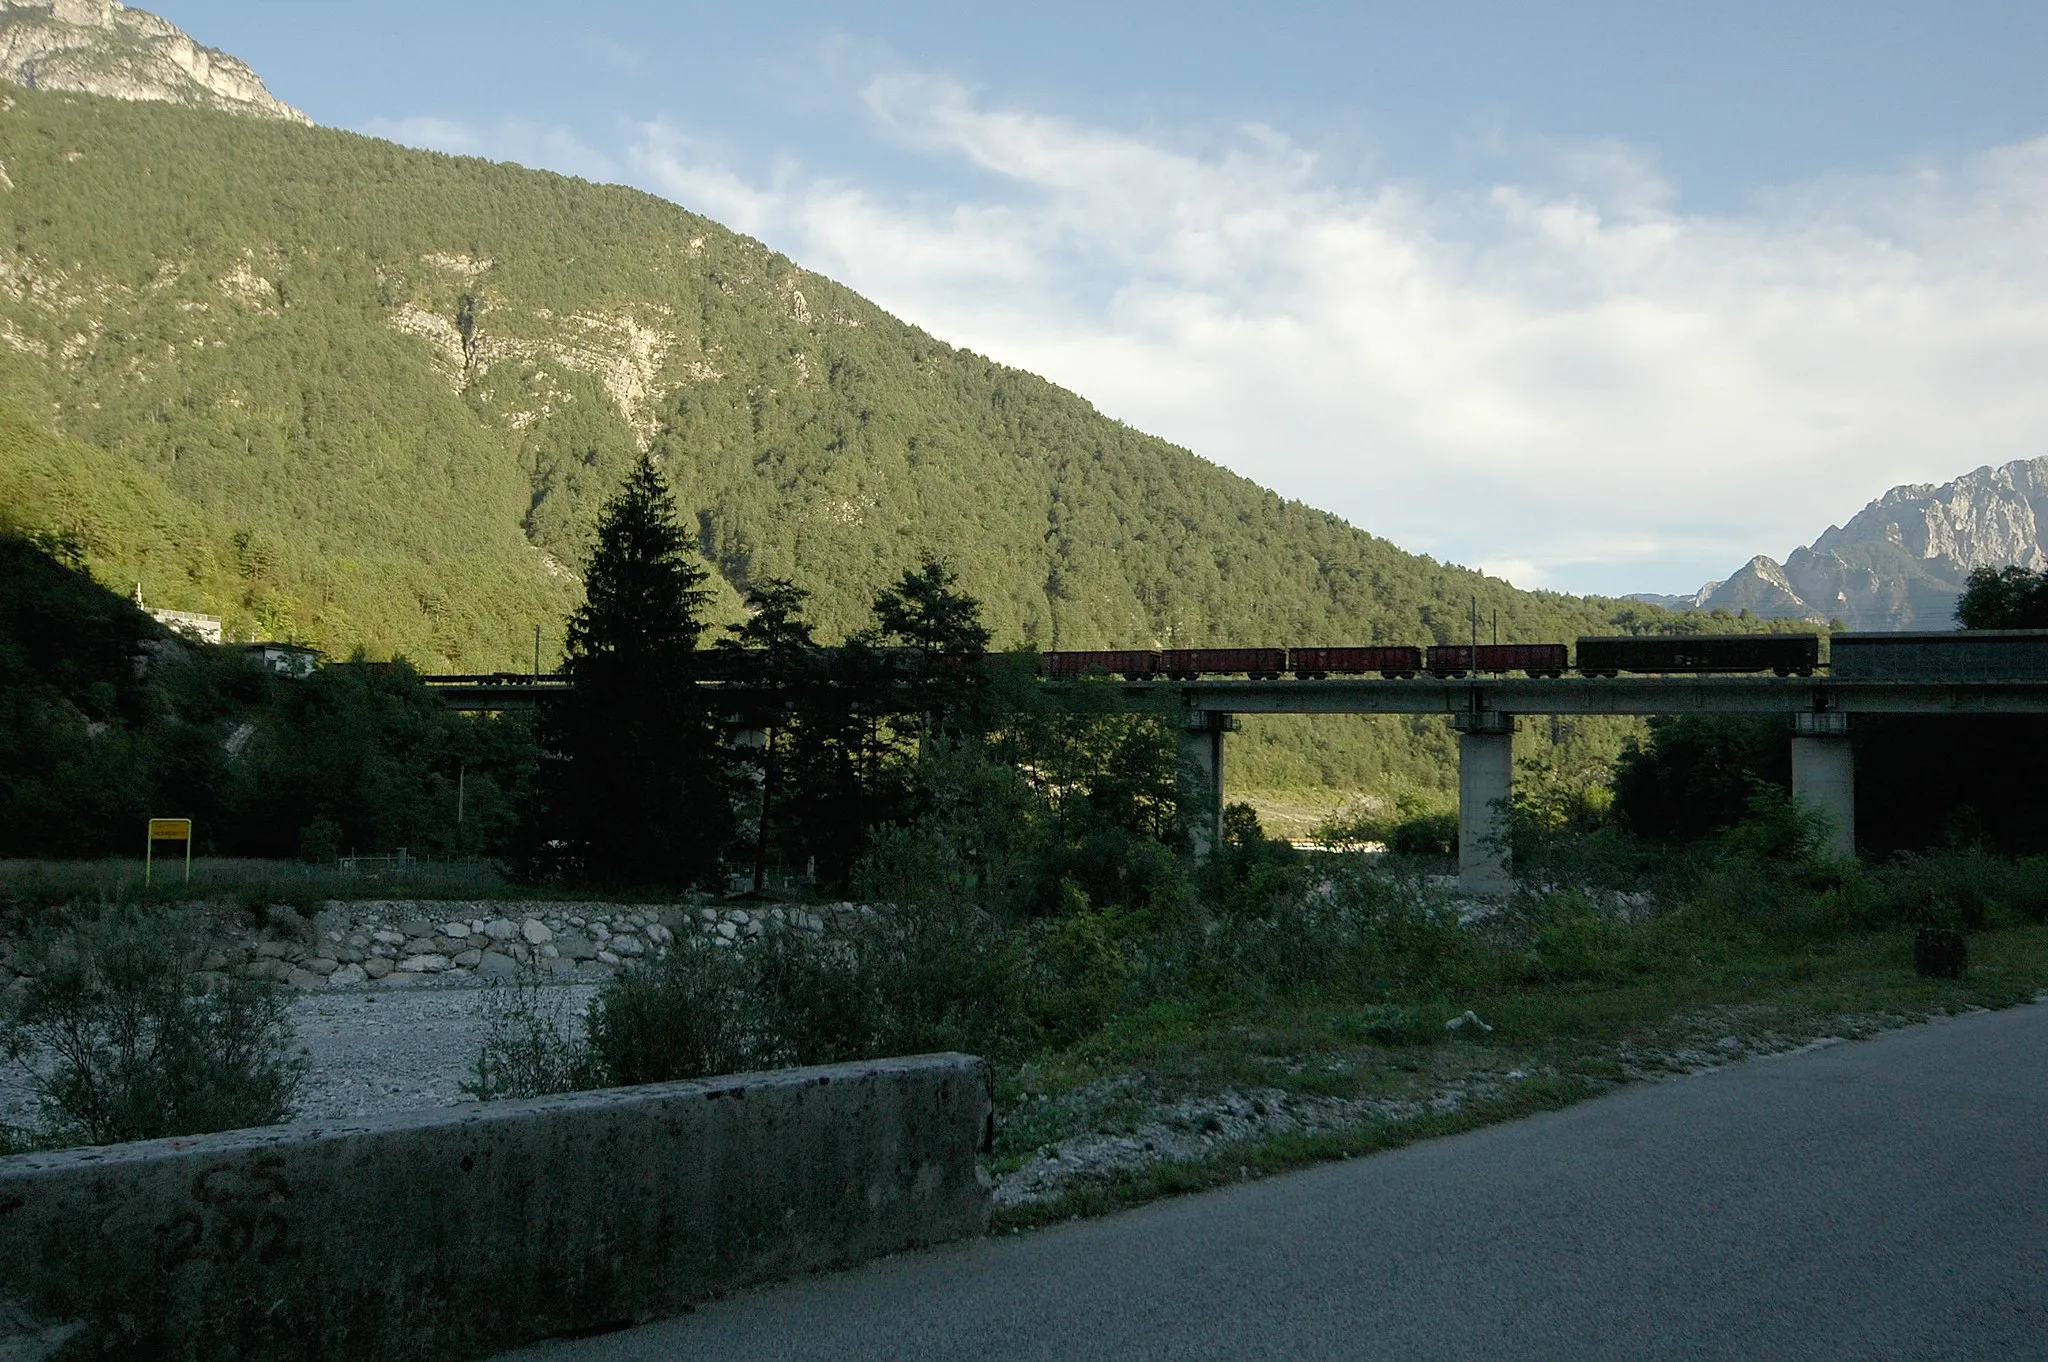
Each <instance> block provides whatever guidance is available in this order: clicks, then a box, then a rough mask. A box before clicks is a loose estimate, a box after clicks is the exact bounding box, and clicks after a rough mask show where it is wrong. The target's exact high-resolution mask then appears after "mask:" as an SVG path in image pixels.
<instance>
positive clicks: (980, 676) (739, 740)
mask: <svg viewBox="0 0 2048 1362" xmlns="http://www.w3.org/2000/svg"><path fill="white" fill-rule="evenodd" d="M703 580H704V569H703V568H702V567H701V566H700V565H699V564H698V563H697V561H696V560H695V558H694V557H693V555H692V554H691V552H690V549H689V547H688V546H687V541H686V538H685V536H684V535H683V533H682V531H681V529H680V527H679V526H678V524H677V522H676V515H675V508H674V504H673V501H672V499H671V497H670V494H669V492H668V490H667V488H666V486H665V484H664V481H663V478H662V475H661V473H660V471H659V470H658V469H657V467H656V466H655V463H654V461H653V459H652V458H651V457H643V458H642V459H641V460H640V462H639V463H638V465H637V466H636V467H635V469H634V471H633V473H632V474H631V476H630V478H629V479H628V480H627V483H626V485H625V487H624V488H623V489H622V491H621V492H620V493H619V494H618V496H617V497H616V498H615V499H614V500H613V502H612V503H610V505H609V506H608V507H607V508H606V510H605V512H604V515H603V518H602V520H601V522H600V529H599V534H598V541H597V547H596V549H595V552H594V553H593V556H592V559H591V568H590V574H589V581H588V599H587V602H586V604H585V605H584V606H583V607H582V608H581V609H579V610H578V611H577V612H576V614H575V615H574V617H573V618H572V619H571V622H570V627H569V632H568V639H569V645H568V662H567V671H568V674H569V676H570V677H571V679H573V680H574V682H575V685H574V688H573V690H572V691H571V692H570V694H569V695H568V696H567V697H565V698H564V699H562V700H560V701H559V702H557V708H555V709H554V710H553V711H551V712H550V713H549V714H548V715H547V716H546V717H545V718H544V719H543V721H542V725H541V734H542V747H543V750H544V755H543V756H542V758H541V762H540V771H541V778H540V781H539V785H538V789H537V793H536V798H535V799H534V800H533V802H532V804H531V806H530V818H529V822H528V824H527V828H526V831H525V839H526V842H527V854H526V856H525V862H526V864H527V866H528V869H529V871H530V873H532V874H534V875H536V876H541V877H551V878H559V879H562V880H565V881H580V882H586V883H594V884H603V885H613V886H629V885H630V886H650V887H655V886H666V887H682V886H688V885H699V886H708V885H716V884H722V883H724V882H725V881H726V880H727V879H728V878H731V877H735V876H737V877H740V878H743V879H751V880H752V882H753V883H754V884H755V885H756V886H759V885H760V884H761V883H762V881H763V880H764V879H765V877H766V875H767V872H768V871H769V870H770V868H771V867H775V868H780V869H784V870H791V871H796V872H799V873H802V874H806V875H809V876H811V877H812V878H813V879H814V880H815V881H816V882H817V883H818V884H819V885H821V886H822V887H825V888H828V889H837V890H844V891H848V892H854V891H864V892H875V893H886V894H890V895H896V896H903V895H912V896H914V895H917V894H920V893H927V892H943V893H948V894H953V895H958V896H964V897H968V898H974V899H978V900H981V901H985V902H994V901H1001V902H1002V903H1004V904H1005V905H1007V906H1010V907H1015V908H1020V909H1023V910H1026V911H1030V910H1033V909H1037V908H1045V907H1057V906H1059V905H1060V904H1062V903H1070V902H1073V901H1075V900H1077V899H1078V900H1080V901H1094V900H1095V899H1097V898H1101V899H1103V900H1104V901H1115V902H1117V903H1131V902H1134V901H1142V900H1144V899H1145V898H1146V897H1148V895H1149V894H1151V893H1152V892H1153V890H1152V889H1151V888H1148V886H1149V885H1150V884H1151V883H1152V881H1153V880H1156V879H1157V878H1158V877H1159V874H1161V873H1163V872H1161V871H1160V869H1159V868H1160V867H1161V866H1163V865H1167V864H1169V863H1170V862H1171V861H1172V860H1173V855H1174V853H1173V848H1175V847H1176V846H1177V845H1178V842H1179V839H1180V835H1181V829H1180V824H1179V813H1178V810H1179V798H1178V787H1177V780H1178V772H1177V760H1178V752H1177V748H1176V746H1175V744H1174V742H1173V740H1172V737H1171V734H1170V733H1169V732H1168V731H1167V730H1166V728H1165V727H1164V725H1163V724H1161V723H1160V722H1159V720H1158V718H1157V716H1149V715H1142V714H1140V715H1135V716H1134V715H1131V714H1128V713H1125V712H1124V709H1123V706H1122V705H1121V703H1120V702H1118V701H1117V700H1115V698H1114V697H1109V696H1107V695H1100V694H1097V693H1096V692H1095V691H1093V690H1091V689H1090V688H1087V687H1079V688H1075V689H1074V690H1072V691H1071V692H1070V693H1066V694H1062V695H1057V696H1055V695H1050V694H1048V693H1047V692H1046V691H1045V690H1044V689H1043V688H1041V687H1040V686H1039V685H1038V684H1037V676H1036V673H1037V662H1036V656H1035V654H1018V655H1014V656H1012V655H1002V654H991V653H990V652H989V641H990V635H989V629H988V627H987V625H986V624H985V623H984V622H983V620H982V618H981V609H980V604H979V602H977V601H976V600H975V599H974V598H973V597H972V596H970V595H968V594H967V593H966V592H964V591H962V590H961V588H960V585H959V582H958V580H957V579H956V577H955V576H954V574H953V572H952V570H951V569H950V568H949V567H948V566H947V565H946V564H945V563H944V562H942V561H940V560H939V559H938V558H937V557H936V556H934V555H931V554H926V555H925V556H924V557H923V558H922V559H921V560H920V562H919V563H918V565H917V566H916V567H914V568H911V569H910V570H908V571H906V572H904V573H903V574H902V575H901V577H900V578H899V579H898V580H897V581H896V582H894V583H893V584H891V585H890V586H888V587H887V588H886V589H884V590H883V591H881V592H880V593H878V594H877V596H876V597H875V600H874V603H873V609H872V616H871V619H870V621H869V623H868V624H867V625H866V626H865V627H863V628H861V629H859V630H856V631H855V632H854V633H853V634H852V635H851V636H850V637H849V638H848V639H847V641H846V642H845V643H843V644H840V645H837V646H833V647H825V646H821V645H820V644H819V643H818V641H817V637H816V633H815V631H814V629H813V627H812V625H811V623H810V621H809V620H808V618H807V617H806V607H807V605H808V603H809V599H810V598H809V593H808V592H807V591H806V590H805V589H804V588H802V587H800V586H798V585H797V584H795V583H794V582H791V581H788V580H785V579H781V578H775V577H763V578H761V579H758V580H756V581H754V582H753V583H751V584H750V586H749V589H748V591H747V597H746V599H747V606H748V610H749V616H748V618H747V619H746V620H745V621H744V622H743V623H741V624H738V625H735V626H731V627H730V628H729V630H728V633H727V636H725V637H722V638H719V639H717V640H716V641H714V642H709V643H707V641H706V639H705V637H704V634H705V630H704V625H703V623H702V610H703V605H704V594H703V591H702V589H701V586H702V582H703ZM742 655H743V656H744V660H745V661H746V663H747V665H746V666H745V667H738V666H734V665H725V664H727V663H737V662H738V661H739V660H740V659H741V656H742ZM1145 848H1150V850H1149V851H1148V850H1145ZM1133 866H1137V867H1139V868H1140V869H1139V871H1138V873H1136V875H1135V876H1134V873H1133Z"/></svg>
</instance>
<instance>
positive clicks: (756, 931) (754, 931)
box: [747, 918, 765, 936]
mask: <svg viewBox="0 0 2048 1362" xmlns="http://www.w3.org/2000/svg"><path fill="white" fill-rule="evenodd" d="M764 930H765V928H764V927H763V926H762V924H761V921H760V919H759V918H756V919H755V920H754V921H752V922H749V923H748V924H747V935H748V936H759V935H760V934H761V933H762V932H763V931H764Z"/></svg>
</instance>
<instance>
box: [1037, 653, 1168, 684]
mask: <svg viewBox="0 0 2048 1362" xmlns="http://www.w3.org/2000/svg"><path fill="white" fill-rule="evenodd" d="M1091 672H1111V673H1121V674H1122V676H1123V677H1124V679H1125V680H1127V681H1144V680H1148V679H1149V678H1151V677H1154V676H1157V675H1159V654H1157V653H1153V652H1142V651H1138V650H1135V649H1122V650H1118V649H1111V650H1108V651H1104V652H1092V653H1047V654H1046V655H1045V673H1046V675H1047V676H1053V677H1062V676H1087V675H1089V674H1090V673H1091Z"/></svg>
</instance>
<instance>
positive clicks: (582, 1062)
mask: <svg viewBox="0 0 2048 1362" xmlns="http://www.w3.org/2000/svg"><path fill="white" fill-rule="evenodd" d="M488 990H489V991H488V992H487V993H486V994H485V998H484V1008H483V1011H484V1040H483V1044H482V1046H481V1047H480V1048H479V1049H478V1051H477V1057H476V1068H475V1071H474V1075H473V1076H472V1077H471V1078H470V1079H469V1080H468V1081H466V1082H465V1083H463V1085H462V1090H463V1091H464V1092H466V1093H468V1094H469V1095H470V1096H472V1097H475V1098H478V1099H481V1100H484V1101H489V1100H490V1099H492V1098H497V1097H541V1096H544V1095H546V1094H548V1093H555V1092H573V1091H575V1090H577V1089H579V1088H587V1087H594V1086H598V1080H597V1077H596V1075H595V1073H594V1072H593V1068H592V1064H591V1054H590V1051H589V1050H588V1049H587V1048H586V1047H585V1046H583V1045H582V1044H580V1043H579V1042H578V1041H577V1040H576V1038H575V1037H574V1035H573V1034H572V1032H571V1030H570V1028H569V1026H568V1024H567V1019H566V1018H565V1017H564V1016H563V1015H562V993H561V990H560V989H557V988H551V987H549V986H548V985H547V984H546V983H545V982H544V980H543V977H542V975H541V972H540V969H539V967H538V965H537V964H528V965H525V966H522V967H521V969H520V971H519V973H518V974H517V975H515V976H513V978H511V979H510V980H494V981H492V982H491V983H490V984H489V985H488Z"/></svg>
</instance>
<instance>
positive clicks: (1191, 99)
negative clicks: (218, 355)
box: [154, 0, 2048, 591]
mask: <svg viewBox="0 0 2048 1362" xmlns="http://www.w3.org/2000/svg"><path fill="white" fill-rule="evenodd" d="M154 8H156V9H157V10H158V11H159V12H161V13H163V14H164V15H166V17H168V18H170V19H172V20H173V21H175V22H177V23H178V24H179V25H180V26H182V27H184V28H185V29H186V30H187V31H188V32H190V33H191V34H192V35H193V36H194V37H196V38H198V39H199V40H200V41H202V42H207V43H211V44H213V45H215V46H218V47H222V48H225V49H227V50H228V51H230V52H233V53H234V54H235V55H237V56H239V57H242V58H243V59H244V60H246V61H248V62H250V63H251V64H252V65H253V66H255V67H256V68H257V70H258V71H259V72H261V73H262V74H263V76H264V77H265V78H266V80H267V81H268V82H269V83H270V86H271V88H272V90H273V91H274V92H275V93H276V94H278V95H279V96H280V97H281V98H284V99H286V100H288V101H290V102H291V103H293V104H296V105H298V106H299V107H300V108H303V109H305V110H306V111H307V112H308V113H310V114H311V115H312V116H313V117H314V118H315V119H316V120H318V121H319V122H321V123H325V124H329V125H333V126H339V127H346V128H353V129H356V130H359V131H364V132H369V133H374V134H376V135H380V136H389V137H394V138H396V139H398V140H401V141H405V142H409V143H413V144H415V145H423V146H435V147H440V148H443V149H447V150H455V151H466V152H474V153H477V154H482V155H489V156H493V157H499V158H504V159H513V160H518V161H521V162H524V163H526V164H530V165H546V166H549V167H551V168H554V169H559V170H563V171H567V172H570V173H576V174H586V175H590V176H592V177H594V178H601V179H607V180H620V181H624V182H628V183H633V184H637V185H639V186H641V187H643V188H646V189H648V190H650V191H652V192H655V193H659V194H663V195H665V196H667V197H669V198H672V199H675V200H677V201H678V202H681V203H684V204H687V205H688V206H690V207H692V208H694V209H697V210H699V211H702V212H706V213H709V214H710V215H711V216H713V217H716V218H719V219H720V220H722V221H725V222H727V223H728V224H729V225H731V226H733V227H735V228H737V229H739V230H742V231H746V232H749V233H751V234H753V235H755V236H758V237H760V238H762V239H763V240H766V241H768V242H769V243H770V244H771V245H774V246H776V247H778V248H779V249H782V250H784V251H786V252H788V253H789V254H790V255H791V256H793V257H794V258H795V259H797V260H798V261H799V262H800V263H802V264H804V265H806V266H808V267H810V268H813V269H816V270H819V271H820V272H822V273H826V274H829V275H832V276H834V277H835V278H839V279H841V280H843V281H844V282H846V283H848V284H851V285H852V286H854V287H855V288H857V289H859V290H861V291H862V292H864V293H867V294H868V295H869V296H871V297H873V298H875V299H876V300H877V301H878V302H880V303H881V304H882V305H884V306H885V307H888V308H890V309H891V310H892V311H895V312H897V313H898V314H899V315H902V316H904V317H906V318H907V319H909V320H911V321H913V322H916V323H918V324H919V325H922V326H924V327H926V328H927V329H928V330H931V331H932V332H934V333H936V334H938V335H940V336H942V337H944V338H946V339H948V340H951V341H953V342H955V343H957V344H961V345H966V346H969V347H971V348H973V349H976V350H979V351H982V352H984V353H988V354H991V355H993V356H994V357H996V358H997V359H1000V360H1003V361H1005V362H1008V363H1012V364H1017V365H1020V366H1022V367H1025V368H1029V369H1033V370H1036V371H1038V372H1041V373H1044V374H1046V375H1047V376H1048V377H1051V378H1053V379H1054V380H1056V381H1058V382H1061V383H1064V384H1066V385H1067V386H1069V387H1072V388H1075V389H1076V390H1078V391H1080V392H1081V393H1083V394H1084V395H1086V396H1087V397H1089V398H1090V399H1091V400H1093V401H1094V402H1095V403H1096V404H1097V405H1098V406H1099V407H1101V408H1102V409H1103V410H1105V411H1107V412H1109V413H1110V414H1112V415H1114V416H1118V417H1120V418H1122V419H1125V420H1127V421H1129V422H1131V423H1132V424H1134V425H1137V426H1139V427H1142V428H1144V429H1147V430H1151V431H1154V432H1156V433H1159V434H1162V435H1165V436H1167V437H1169V438H1171V439H1174V440H1176V441H1178V442H1180V443H1182V444H1185V445H1187V446H1188V447H1190V448H1192V449H1194V450H1195V451H1196V452H1197V453H1200V454H1203V455H1205V456H1207V457H1210V458H1213V459H1216V460H1217V461H1219V462H1221V463H1224V464H1226V465H1228V466H1230V467H1232V468H1235V469H1237V470H1238V471H1240V472H1243V473H1245V474H1247V475H1248V476H1251V477H1254V478H1257V479H1258V480H1259V481H1261V482H1263V483H1266V484H1267V485H1269V486H1273V487H1275V488H1277V489H1278V490H1280V491H1281V492H1283V493H1285V494H1287V495H1290V496H1296V497H1300V498H1302V499H1304V500H1307V501H1310V502H1313V503H1315V504H1317V505H1321V506H1324V507H1327V508H1329V509H1331V510H1334V511H1337V512H1339V513H1340V514H1343V515H1345V516H1346V517H1347V518H1349V519H1351V520H1353V521H1354V522H1356V523H1358V524H1360V525H1361V526H1363V527H1365V528H1367V529H1370V530H1373V531H1375V532H1376V533H1380V534H1384V535H1386V536H1387V537H1389V538H1391V539H1393V540H1394V541H1395V542H1397V543H1399V544H1401V545H1402V546H1404V547H1407V548H1411V549H1415V550H1418V551H1423V552H1429V553H1432V554H1435V555H1437V556H1439V557H1446V558H1451V559H1455V560H1458V561H1462V562H1472V563H1478V564H1481V565H1484V566H1487V567H1489V568H1490V569H1492V570H1495V571H1500V572H1503V573H1504V574H1506V575H1507V576H1509V577H1511V578H1512V579H1513V580H1515V581H1516V582H1517V583H1519V584H1522V585H1529V586H1551V587H1556V588H1560V589H1566V590H1604V591H1625V590H1665V591H1678V590H1689V589H1691V588H1693V587H1696V586H1698V585H1699V583H1700V582H1701V581H1703V580H1705V579H1707V578H1709V577H1719V576H1722V575H1725V574H1726V573H1727V572H1728V571H1730V570H1732V569H1733V568H1735V567H1736V566H1738V565H1739V564H1740V563H1741V562H1742V561H1743V560H1744V559H1746V558H1747V557H1748V556H1749V555H1750V554H1752V553H1756V552H1769V553H1772V554H1774V555H1780V556H1782V555H1783V554H1784V553H1785V552H1786V551H1788V550H1789V549H1790V548H1791V547H1792V546H1793V545H1794V544H1796V543H1799V542H1803V541H1805V540H1809V539H1811V538H1812V537H1814V536H1815V535H1816V534H1818V533H1819V532H1820V531H1821V530H1822V529H1824V528H1826V526H1827V525H1828V524H1829V523H1830V522H1839V521H1841V520H1844V519H1846V518H1847V517H1848V516H1849V515H1851V514H1853V513H1854V512H1855V511H1856V510H1857V509H1858V508H1859V507H1860V506H1861V505H1862V504H1863V503H1864V502H1865V501H1867V500H1868V499H1870V498H1871V497H1873V496H1875V495H1876V494H1877V493H1879V492H1881V491H1883V490H1884V489H1885V488H1886V487H1888V486H1890V485H1892V484H1894V483H1897V482H1904V481H1923V480H1924V481H1940V480H1944V479H1946V478H1948V477H1951V476H1954V475H1955V474H1957V473H1960V472H1963V471H1965V470H1967V469H1969V468H1972V467H1976V466H1978V465H1980V464H1984V463H1998V462H2003V461H2005V460H2008V459H2013V458H2026V457H2037V456H2040V455H2044V454H2048V393H2044V392H2043V391H2041V390H2042V389H2044V388H2048V385H2044V384H2043V383H2042V382H2041V381H2040V376H2041V375H2042V374H2043V373H2048V257H2044V247H2048V232H2044V231H2043V229H2044V227H2048V140H2044V138H2048V83H2044V82H2043V81H2042V80H2041V79H2040V76H2039V59H2040V55H2041V54H2042V53H2043V52H2048V6H2042V5H2039V4H2032V5H2020V4H2013V5H1978V6H1969V5H1951V6H1934V5H1918V6H1906V5H1896V4H1885V3H1864V4H1856V5H1846V4H1844V5H1796V4H1782V3H1781V4H1775V5H1763V4H1717V5H1712V6H1706V5H1694V6H1679V5H1644V4H1635V5H1623V4H1582V5H1576V6H1572V7H1569V8H1563V7H1549V8H1548V9H1543V10H1539V9H1538V7H1535V6H1530V5H1526V4H1522V5H1509V4H1501V5H1463V6H1460V5H1435V6H1416V5H1369V4H1355V5H1283V4H1262V5H1258V6H1250V5H1244V6H1220V5H1200V4H1186V3H1182V4H1174V5H1165V4H1128V5H1121V6H1110V5H1103V4H1100V3H1096V4H1066V3H1050V4H1046V3H1041V4H1036V5H1032V6H1004V7H1000V8H999V7H993V6H973V5H962V4H958V3H954V4H948V5H938V4H903V5H892V6H861V7H855V6H845V5H839V6H823V5H815V4H806V3H786V4H782V5H778V6H775V7H772V8H770V7H757V6H739V5H732V4H730V3H727V4H722V5H717V6H710V5H676V4H630V3H611V4H608V3H602V2H601V0H591V2H589V3H583V4H576V5H564V4H546V5H542V4H520V3H506V2H503V0H501V3H495V4H488V5H486V4H471V3H448V2H447V0H436V2H435V3H432V4H419V3H414V4H405V5H401V4H395V3H388V2H387V0H354V2H353V3H349V4H345V5H344V4H326V3H320V4H314V3H291V2H290V0H261V2H260V3H258V2H257V0H159V3H158V4H156V5H155V6H154Z"/></svg>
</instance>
